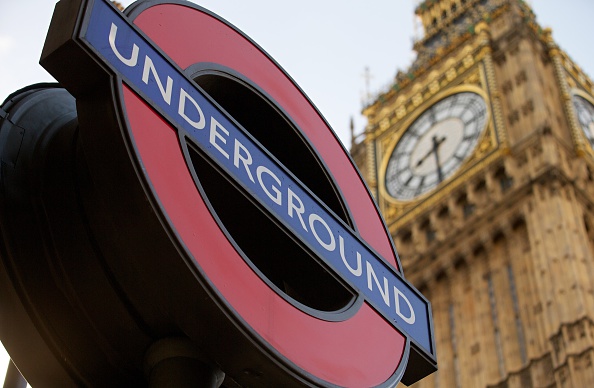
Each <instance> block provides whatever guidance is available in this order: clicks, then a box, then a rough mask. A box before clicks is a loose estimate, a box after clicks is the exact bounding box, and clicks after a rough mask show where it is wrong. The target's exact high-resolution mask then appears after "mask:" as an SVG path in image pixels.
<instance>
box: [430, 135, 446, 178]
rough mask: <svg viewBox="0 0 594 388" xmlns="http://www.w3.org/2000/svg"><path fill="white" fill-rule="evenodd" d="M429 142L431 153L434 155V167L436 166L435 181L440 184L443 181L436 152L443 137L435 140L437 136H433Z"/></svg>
mask: <svg viewBox="0 0 594 388" xmlns="http://www.w3.org/2000/svg"><path fill="white" fill-rule="evenodd" d="M431 140H433V148H432V149H431V151H433V154H434V155H435V165H436V166H437V179H438V180H439V182H440V183H441V182H442V181H443V172H442V171H441V163H439V152H437V151H438V148H439V146H440V144H441V143H443V142H444V140H445V136H444V137H442V138H441V139H439V140H437V136H433V137H432V138H431Z"/></svg>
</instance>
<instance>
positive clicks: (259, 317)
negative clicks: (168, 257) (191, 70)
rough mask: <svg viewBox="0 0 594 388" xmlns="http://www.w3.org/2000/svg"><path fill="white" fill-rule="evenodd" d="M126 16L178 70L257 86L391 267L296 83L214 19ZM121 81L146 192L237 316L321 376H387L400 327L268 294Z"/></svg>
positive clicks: (175, 11) (351, 172) (161, 9)
mask: <svg viewBox="0 0 594 388" xmlns="http://www.w3.org/2000/svg"><path fill="white" fill-rule="evenodd" d="M134 23H135V24H136V25H137V26H138V27H140V28H141V29H142V31H143V32H144V33H145V34H146V35H147V36H148V37H149V38H150V39H152V40H153V41H154V42H155V43H156V45H157V46H159V47H160V48H161V49H162V50H163V51H164V52H165V53H166V54H167V55H168V56H169V57H170V58H172V59H173V60H174V61H175V62H176V63H177V64H178V66H179V67H181V68H182V69H183V68H187V67H189V66H190V65H193V64H196V63H201V62H208V63H216V64H219V65H222V66H225V67H228V68H231V69H233V70H234V71H237V72H238V73H240V74H242V75H243V76H245V77H247V78H248V79H250V80H252V82H254V83H255V84H256V85H258V86H259V87H260V88H262V89H263V90H265V91H266V93H267V94H268V95H269V96H271V98H272V99H273V100H274V101H276V103H277V104H279V105H280V106H281V107H282V108H283V109H284V111H285V112H286V113H287V114H288V115H289V116H290V117H291V118H292V119H293V121H294V122H295V123H296V124H297V125H298V126H299V127H300V128H301V130H302V131H303V133H304V134H305V135H306V136H307V138H308V140H309V142H310V143H311V144H312V145H313V146H314V147H315V148H316V150H317V152H318V154H319V155H320V156H321V158H322V159H323V160H324V162H325V163H326V166H327V167H328V169H329V171H330V172H331V174H332V175H333V177H334V179H335V181H336V183H337V184H338V185H339V187H340V188H341V190H342V192H343V196H344V198H345V200H346V202H347V204H348V206H349V208H350V211H351V214H352V216H353V219H354V222H355V223H356V225H364V226H365V227H364V228H361V232H360V233H361V235H362V237H363V239H364V240H365V241H367V243H368V244H370V245H371V246H372V247H373V248H374V249H375V250H376V251H378V252H379V253H380V254H381V255H382V256H383V257H385V258H387V259H388V260H389V261H390V262H391V263H392V264H393V265H394V266H397V260H396V258H395V254H394V251H393V249H392V245H391V243H390V241H389V238H390V237H389V236H388V235H387V233H386V230H385V228H384V226H383V223H382V222H381V218H380V216H379V214H378V213H377V209H376V207H375V206H374V204H373V202H372V199H371V197H370V195H369V193H368V191H367V190H366V189H365V186H364V184H363V183H362V181H361V179H360V177H359V174H358V173H357V172H356V169H355V168H354V167H353V165H352V162H351V160H350V158H349V157H348V156H347V154H346V151H344V149H343V148H342V147H341V146H340V145H339V142H338V140H337V139H336V137H335V135H334V134H333V133H332V131H331V130H330V128H329V127H328V125H327V124H326V122H325V121H324V120H323V119H322V118H321V116H320V115H319V113H318V112H317V110H316V109H315V108H314V107H313V106H312V104H311V103H310V102H309V100H308V99H307V98H306V97H305V96H304V95H303V93H302V92H301V91H300V90H299V88H298V87H297V86H296V85H295V84H294V83H293V81H292V80H291V79H290V78H289V77H288V76H287V75H286V74H285V73H284V72H283V71H282V70H281V69H280V68H279V66H278V65H277V64H276V63H275V62H274V61H273V60H271V59H270V58H269V57H268V56H267V55H266V54H265V53H263V52H262V50H261V49H260V48H259V47H257V46H256V45H255V44H254V43H253V42H251V41H250V40H249V39H247V38H246V37H245V36H244V35H242V34H241V33H239V32H238V31H237V30H235V29H234V28H232V27H230V26H229V25H228V24H226V23H225V22H223V21H221V20H220V19H218V18H216V17H214V16H213V15H210V14H209V13H207V12H204V11H203V10H200V9H198V8H194V7H190V6H187V5H180V4H158V5H155V6H152V7H149V8H148V9H146V10H144V11H142V12H141V13H140V14H139V15H138V16H137V17H136V18H135V20H134ZM182 37H183V38H182ZM123 90H124V92H123V94H124V95H123V101H124V105H125V110H126V113H127V116H128V121H129V124H130V133H131V134H132V138H133V140H134V142H135V144H136V149H137V152H138V154H139V155H138V156H139V160H141V161H142V163H143V165H144V167H145V168H146V174H147V176H148V178H149V180H150V182H151V184H152V185H153V188H154V190H155V194H156V195H157V197H158V199H159V201H160V202H161V205H162V207H163V209H164V210H165V212H166V213H167V216H168V218H169V220H170V221H171V223H172V225H173V227H174V228H175V230H176V231H177V233H178V235H179V237H180V238H181V240H182V242H183V244H184V245H185V247H186V248H187V249H188V251H189V252H190V253H191V254H192V256H193V257H194V259H195V260H196V263H197V265H198V266H199V267H200V268H201V269H202V271H203V272H204V273H205V274H206V275H207V276H208V278H209V280H210V281H211V283H212V284H214V286H215V287H216V289H217V292H218V293H219V294H220V295H221V296H222V297H223V298H224V299H225V300H226V302H227V303H228V304H229V305H230V306H232V307H233V309H234V310H235V311H236V313H237V314H238V315H239V316H240V317H241V318H242V319H243V321H244V322H245V323H246V324H247V325H249V327H250V328H251V329H252V330H254V331H255V332H256V333H257V334H258V335H259V336H260V337H261V338H262V339H263V340H264V341H266V342H267V343H268V344H269V345H270V346H272V347H273V348H274V349H275V350H276V351H277V352H279V353H280V354H281V355H283V356H284V357H285V358H286V359H288V360H289V361H291V362H292V363H294V364H295V365H297V366H298V367H300V368H301V369H303V370H304V371H306V372H307V373H309V374H312V375H313V376H315V377H317V378H319V379H322V380H324V381H327V382H329V383H331V384H335V385H339V386H367V387H369V386H377V385H382V383H384V382H386V381H387V380H388V379H390V378H391V377H393V375H394V373H395V372H396V370H397V369H398V367H399V365H400V363H401V362H402V361H406V360H403V355H404V353H405V348H406V339H405V338H404V337H403V336H402V334H400V333H398V332H397V331H396V330H395V329H394V328H393V327H392V326H391V325H390V324H388V323H387V322H386V321H385V320H384V319H383V318H382V317H381V316H380V315H379V314H378V313H377V312H375V311H374V310H373V309H372V308H371V307H370V306H368V305H367V304H366V303H364V304H363V305H362V306H361V308H360V309H359V311H357V312H356V313H355V314H354V316H352V317H351V318H349V319H347V320H345V321H341V322H328V321H324V320H320V319H318V318H315V317H312V316H310V315H308V314H306V313H304V312H302V311H301V310H299V309H297V308H296V307H294V306H293V305H291V304H290V303H288V302H287V301H286V300H284V299H283V298H282V297H280V296H279V295H278V294H276V292H274V291H273V290H272V289H271V288H270V287H269V286H268V285H266V283H264V282H263V281H262V280H261V279H260V278H259V277H258V275H256V274H255V273H254V272H253V271H252V269H251V268H250V267H249V266H248V265H247V264H246V263H245V261H244V260H243V259H242V258H241V256H240V255H239V254H238V253H237V252H236V251H235V249H234V248H233V245H232V244H231V243H230V242H229V241H228V240H227V238H226V236H225V234H224V233H223V232H222V231H221V230H220V228H219V226H218V224H217V223H216V221H215V220H214V219H213V217H212V215H211V214H210V212H209V210H208V208H207V206H206V204H205V203H204V201H203V199H202V198H201V196H200V194H199V192H198V190H197V188H196V186H195V183H194V181H193V179H192V177H191V175H190V173H189V172H188V168H187V166H186V162H185V159H184V157H183V155H182V152H181V149H180V145H179V141H178V137H177V133H176V132H175V130H174V129H173V128H172V127H171V126H170V125H169V124H167V123H166V122H165V121H164V120H163V119H162V118H161V117H160V116H159V115H158V114H157V113H155V112H154V111H153V110H152V109H151V108H150V106H149V105H148V104H147V103H146V102H144V101H143V100H142V99H141V98H140V97H138V96H137V95H136V94H135V93H134V92H132V91H131V90H130V89H128V88H127V87H126V86H125V85H124V87H123ZM263 306H264V308H262V307H263Z"/></svg>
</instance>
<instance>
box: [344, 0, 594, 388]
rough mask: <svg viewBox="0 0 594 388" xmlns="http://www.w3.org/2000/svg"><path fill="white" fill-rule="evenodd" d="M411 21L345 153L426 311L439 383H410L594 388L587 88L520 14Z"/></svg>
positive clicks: (489, 9)
mask: <svg viewBox="0 0 594 388" xmlns="http://www.w3.org/2000/svg"><path fill="white" fill-rule="evenodd" d="M416 16H417V17H418V18H419V19H420V23H421V24H422V26H423V31H424V32H423V34H422V36H420V37H419V39H418V40H417V41H416V42H415V44H414V49H415V50H416V52H417V59H416V60H415V62H414V63H413V64H412V65H411V67H410V68H409V69H407V70H406V71H402V72H399V73H398V74H397V76H396V78H395V80H394V83H393V86H392V88H391V89H390V90H389V91H388V92H386V93H382V94H381V95H379V96H377V98H375V99H374V100H373V102H372V103H371V104H370V105H368V106H367V107H366V108H365V109H364V114H365V116H366V117H367V120H368V125H367V127H366V129H365V132H364V133H363V134H362V135H360V136H358V137H357V138H356V141H354V143H353V145H352V150H351V151H352V155H353V158H354V159H355V161H356V163H357V164H358V165H359V167H360V170H361V172H362V174H363V176H364V178H365V179H366V181H367V182H368V184H369V186H370V187H371V190H372V192H373V194H374V196H375V197H376V199H377V202H378V204H379V207H380V209H381V211H382V212H383V214H384V217H385V218H386V221H387V224H388V227H389V229H390V232H391V234H392V235H393V238H394V241H395V245H396V248H397V250H398V252H399V253H400V256H401V259H402V264H403V267H404V271H405V274H406V277H407V279H409V280H410V281H412V282H413V283H414V284H415V285H416V286H417V287H418V288H419V289H420V290H421V292H423V294H424V295H426V296H427V297H428V298H429V299H430V300H431V302H432V304H433V313H434V322H435V331H436V346H437V355H438V362H439V371H438V372H437V373H435V374H433V375H432V376H429V377H428V378H426V379H424V380H422V381H421V382H419V383H417V384H416V385H415V386H417V387H432V388H433V387H442V388H445V387H502V388H503V387H531V386H534V387H586V386H594V368H593V367H592V363H593V362H594V202H593V199H594V175H593V171H594V151H593V148H592V145H593V144H594V98H593V97H592V96H593V93H594V90H593V84H592V81H591V80H590V78H588V76H587V75H586V74H584V73H583V72H582V70H581V69H580V67H579V66H578V65H577V64H575V63H574V62H573V61H572V60H571V58H570V57H569V56H568V55H567V54H566V53H565V52H563V51H562V50H561V49H560V48H559V47H558V46H557V45H556V43H555V41H554V39H553V37H552V32H551V31H550V30H547V29H542V28H541V27H540V26H539V25H538V23H537V22H536V17H535V15H534V13H533V12H532V9H531V8H530V6H529V4H528V3H527V2H525V1H522V0H425V1H419V2H418V4H417V7H416ZM584 49H586V48H584Z"/></svg>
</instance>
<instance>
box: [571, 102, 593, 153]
mask: <svg viewBox="0 0 594 388" xmlns="http://www.w3.org/2000/svg"><path fill="white" fill-rule="evenodd" d="M573 105H574V106H575V110H576V113H577V117H578V121H579V122H580V127H581V128H582V131H584V135H586V138H587V139H588V142H590V145H591V146H594V105H592V103H591V102H590V101H588V100H586V99H585V98H583V97H581V96H577V95H574V96H573Z"/></svg>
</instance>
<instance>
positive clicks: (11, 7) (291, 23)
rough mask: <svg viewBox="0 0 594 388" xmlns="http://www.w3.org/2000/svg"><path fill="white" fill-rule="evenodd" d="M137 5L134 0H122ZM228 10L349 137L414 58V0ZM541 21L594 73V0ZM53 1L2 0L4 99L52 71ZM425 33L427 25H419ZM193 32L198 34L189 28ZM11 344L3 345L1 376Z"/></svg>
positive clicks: (540, 6) (545, 2) (536, 3)
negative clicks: (46, 48)
mask: <svg viewBox="0 0 594 388" xmlns="http://www.w3.org/2000/svg"><path fill="white" fill-rule="evenodd" d="M120 2H121V3H122V4H124V5H126V6H127V5H129V4H131V3H132V1H130V0H128V1H121V0H120ZM194 2H195V3H197V4H199V5H201V6H203V7H205V8H207V9H209V10H211V11H213V12H215V13H217V14H218V15H220V16H222V17H223V18H224V19H226V20H228V21H229V22H231V23H232V24H234V25H235V26H236V27H238V28H239V29H240V30H242V31H243V32H244V33H246V34H247V35H248V36H250V37H251V38H252V39H253V40H254V41H255V42H256V43H258V44H259V45H260V46H261V47H262V48H263V49H264V50H266V51H267V52H268V53H269V54H270V55H271V56H272V57H273V58H274V59H275V60H276V61H277V62H278V63H279V64H280V65H281V66H282V67H283V68H284V69H285V70H286V71H287V72H288V73H289V75H290V76H291V77H293V79H294V80H295V81H296V82H297V84H299V86H300V87H301V88H302V89H303V90H304V91H305V93H306V94H307V95H308V96H309V98H310V99H311V100H312V101H313V103H314V104H315V105H316V106H317V107H318V109H319V110H320V111H321V112H322V114H323V115H324V117H325V118H326V119H327V120H328V122H329V123H330V126H331V127H332V128H333V129H334V131H335V132H336V133H337V134H338V135H339V137H340V138H341V140H342V141H343V143H344V144H346V145H347V148H348V145H349V144H350V136H349V121H350V118H351V117H353V118H354V120H355V128H356V132H357V133H359V132H361V131H362V130H363V128H364V126H365V124H366V123H365V119H364V118H363V117H362V116H361V115H360V111H361V107H362V99H363V97H364V96H365V94H366V92H367V89H366V83H365V79H364V77H363V74H364V71H365V68H366V67H368V68H369V71H370V74H371V76H372V78H371V79H370V83H369V85H370V87H369V91H370V92H371V93H372V94H375V93H377V92H378V91H380V90H382V89H384V88H385V87H387V86H388V85H389V84H390V82H391V81H392V80H393V78H394V76H395V74H396V71H397V70H399V69H401V70H404V69H406V67H408V65H409V64H410V63H411V62H412V60H413V58H414V53H413V52H412V50H411V48H412V43H413V38H414V36H415V27H414V25H415V23H414V17H413V15H414V14H413V9H414V5H415V4H416V0H365V1H362V0H358V1H356V0H301V1H298V2H295V1H279V0H200V1H199V0H196V1H194ZM528 3H530V4H531V5H532V8H533V10H534V11H535V13H536V15H537V20H538V21H539V23H540V25H541V26H543V27H552V28H553V38H554V39H555V40H556V41H557V43H558V44H559V45H560V46H561V48H562V49H563V50H565V51H566V52H567V53H568V54H569V55H570V56H571V57H572V58H573V60H574V61H575V62H576V63H577V64H578V65H580V66H581V67H582V69H583V70H584V71H585V72H586V73H587V74H588V75H589V76H590V77H591V78H592V77H594V50H593V44H592V39H593V38H592V37H594V23H593V21H594V1H592V0H564V1H562V2H560V1H559V0H532V1H528ZM54 4H55V1H52V0H24V1H23V0H21V1H13V0H0V103H1V101H3V100H4V99H5V98H6V97H7V96H8V95H9V94H10V93H11V92H13V91H15V90H18V89H20V88H22V87H24V86H27V85H30V84H33V83H37V82H48V81H53V78H52V77H51V76H50V75H49V74H47V73H46V72H45V70H44V69H43V68H41V66H39V64H38V61H39V56H40V54H41V48H42V46H43V42H44V39H45V35H46V33H47V28H48V26H49V22H50V19H51V14H52V12H53V6H54ZM419 33H420V31H419ZM187 39H193V37H187ZM7 363H8V358H7V356H6V354H5V353H4V352H3V351H2V348H1V346H0V382H2V381H3V380H4V373H5V370H6V368H5V365H7Z"/></svg>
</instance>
